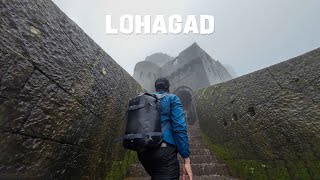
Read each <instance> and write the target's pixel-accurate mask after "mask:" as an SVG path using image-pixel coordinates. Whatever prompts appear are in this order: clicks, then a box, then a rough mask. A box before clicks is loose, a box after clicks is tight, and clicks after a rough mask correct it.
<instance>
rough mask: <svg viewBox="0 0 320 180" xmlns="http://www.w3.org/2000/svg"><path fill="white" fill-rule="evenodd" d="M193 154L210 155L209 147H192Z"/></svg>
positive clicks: (191, 152)
mask: <svg viewBox="0 0 320 180" xmlns="http://www.w3.org/2000/svg"><path fill="white" fill-rule="evenodd" d="M190 154H192V155H210V151H209V149H190Z"/></svg>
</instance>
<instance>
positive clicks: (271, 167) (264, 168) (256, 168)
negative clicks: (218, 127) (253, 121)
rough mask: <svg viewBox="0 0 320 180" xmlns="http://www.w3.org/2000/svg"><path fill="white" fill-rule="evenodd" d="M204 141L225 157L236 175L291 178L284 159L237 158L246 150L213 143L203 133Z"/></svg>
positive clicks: (254, 177) (232, 172)
mask: <svg viewBox="0 0 320 180" xmlns="http://www.w3.org/2000/svg"><path fill="white" fill-rule="evenodd" d="M201 136H202V139H203V141H204V143H205V144H206V145H207V146H208V147H209V149H210V150H211V151H212V152H213V153H214V154H215V155H217V156H218V157H219V158H221V159H223V160H224V161H225V163H226V164H227V165H228V167H229V170H230V173H231V175H232V176H234V177H240V178H243V179H259V180H260V179H290V175H289V173H288V170H287V168H286V166H285V163H284V162H283V161H263V160H246V159H235V158H234V157H236V156H237V155H238V156H241V154H239V153H241V152H244V150H243V149H242V150H235V149H234V148H230V147H233V146H228V145H220V144H216V143H213V142H212V141H211V140H210V138H209V137H208V136H207V135H206V134H204V133H201Z"/></svg>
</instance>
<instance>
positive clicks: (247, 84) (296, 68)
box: [194, 49, 320, 179]
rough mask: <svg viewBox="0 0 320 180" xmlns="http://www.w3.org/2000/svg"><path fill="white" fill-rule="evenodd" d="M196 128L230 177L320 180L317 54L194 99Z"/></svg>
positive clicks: (319, 71)
mask: <svg viewBox="0 0 320 180" xmlns="http://www.w3.org/2000/svg"><path fill="white" fill-rule="evenodd" d="M194 98H195V99H196V104H197V113H198V118H199V122H200V127H201V129H202V130H203V132H204V133H205V135H206V136H207V137H208V139H209V141H210V142H209V144H210V143H211V148H212V150H213V151H215V152H216V153H218V154H220V156H221V157H223V158H224V159H225V160H226V161H227V162H228V164H229V165H230V167H231V169H232V170H233V172H234V174H240V175H242V176H243V177H254V178H257V179H266V178H269V179H275V178H292V179H310V178H312V179H319V178H320V136H319V134H320V49H316V50H313V51H311V52H308V53H306V54H304V55H301V56H299V57H296V58H293V59H290V60H288V61H285V62H282V63H280V64H277V65H274V66H271V67H268V68H265V69H262V70H259V71H256V72H253V73H251V74H248V75H245V76H242V77H239V78H236V79H234V80H231V81H228V82H225V83H221V84H218V85H215V86H211V87H208V88H204V89H201V90H198V91H196V92H195V93H194Z"/></svg>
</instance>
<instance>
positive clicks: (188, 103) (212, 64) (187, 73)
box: [133, 43, 232, 120]
mask: <svg viewBox="0 0 320 180" xmlns="http://www.w3.org/2000/svg"><path fill="white" fill-rule="evenodd" d="M161 58H163V61H167V62H166V63H163V62H161V61H159V59H161ZM169 59H170V56H168V55H165V54H161V53H157V54H154V55H151V56H148V57H147V58H146V60H145V61H141V62H138V63H137V64H136V66H135V69H134V73H133V77H134V79H135V80H137V81H138V82H139V83H140V84H141V85H142V86H143V88H144V89H145V90H147V91H148V92H154V91H155V89H154V82H155V80H156V79H157V78H159V77H166V78H167V79H168V80H169V81H170V85H171V86H170V92H172V93H174V94H177V95H178V96H179V98H180V100H181V102H182V105H183V108H184V110H185V112H186V114H188V113H190V114H192V112H193V110H192V109H193V108H194V105H193V104H192V92H193V91H194V90H196V89H200V88H204V87H208V86H211V85H214V84H218V83H221V82H224V81H228V80H231V79H232V76H231V75H230V73H229V72H228V71H227V70H226V68H225V67H224V66H223V65H222V64H221V63H220V62H219V61H216V60H214V59H213V58H211V57H210V56H209V55H208V54H207V53H206V52H205V51H204V50H203V49H201V48H200V47H199V46H198V45H197V43H193V44H192V45H191V46H190V47H188V48H187V49H185V50H184V51H182V52H181V53H180V54H179V55H178V56H177V57H176V58H172V59H171V60H169ZM192 116H194V115H192ZM189 117H190V116H189ZM189 120H190V119H189ZM194 120H195V118H194Z"/></svg>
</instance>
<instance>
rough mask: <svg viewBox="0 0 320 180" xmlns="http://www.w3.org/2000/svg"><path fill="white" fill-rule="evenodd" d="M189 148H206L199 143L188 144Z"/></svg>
mask: <svg viewBox="0 0 320 180" xmlns="http://www.w3.org/2000/svg"><path fill="white" fill-rule="evenodd" d="M189 147H190V149H204V148H206V146H205V145H204V144H203V143H200V142H198V143H192V144H191V143H189Z"/></svg>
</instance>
